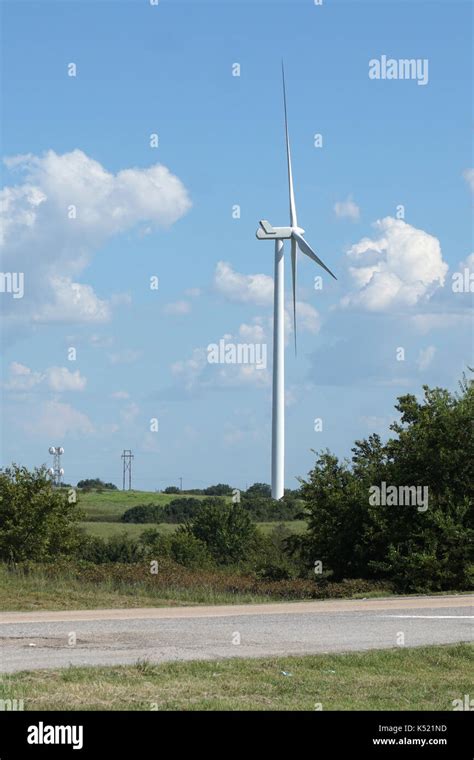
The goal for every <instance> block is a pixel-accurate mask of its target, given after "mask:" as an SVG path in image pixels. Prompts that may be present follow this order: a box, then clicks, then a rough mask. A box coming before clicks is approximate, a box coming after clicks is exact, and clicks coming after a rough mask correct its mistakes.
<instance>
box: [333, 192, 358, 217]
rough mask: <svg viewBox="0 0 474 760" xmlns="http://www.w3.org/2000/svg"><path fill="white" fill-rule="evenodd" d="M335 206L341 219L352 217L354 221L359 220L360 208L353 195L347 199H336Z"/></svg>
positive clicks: (335, 210)
mask: <svg viewBox="0 0 474 760" xmlns="http://www.w3.org/2000/svg"><path fill="white" fill-rule="evenodd" d="M333 208H334V212H335V214H336V216H337V217H338V218H339V219H352V221H353V222H357V220H358V219H359V217H360V208H359V206H358V205H357V203H355V202H354V201H353V200H352V198H351V196H349V197H348V198H346V200H345V201H336V203H335V204H334V207H333Z"/></svg>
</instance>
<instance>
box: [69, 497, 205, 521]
mask: <svg viewBox="0 0 474 760" xmlns="http://www.w3.org/2000/svg"><path fill="white" fill-rule="evenodd" d="M183 495H184V496H186V494H183ZM176 498H179V495H177V494H166V493H156V492H155V491H102V492H101V493H98V492H97V491H89V492H84V491H79V492H78V505H79V507H80V508H81V509H82V510H83V512H85V514H86V518H88V520H117V521H118V520H120V518H121V516H122V515H123V513H124V512H125V511H126V510H127V509H130V508H131V507H137V506H139V505H142V504H154V505H161V506H164V505H165V504H169V502H170V501H173V499H176ZM192 498H193V499H203V498H204V497H203V496H193V497H192Z"/></svg>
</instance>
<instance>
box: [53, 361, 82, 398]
mask: <svg viewBox="0 0 474 760" xmlns="http://www.w3.org/2000/svg"><path fill="white" fill-rule="evenodd" d="M46 379H47V383H48V386H49V388H50V389H51V390H52V391H56V392H57V393H60V392H62V391H83V390H84V388H85V387H86V384H87V380H86V378H85V377H82V375H81V373H80V372H79V370H76V371H75V372H70V371H69V370H68V369H67V368H66V367H50V368H49V369H47V370H46Z"/></svg>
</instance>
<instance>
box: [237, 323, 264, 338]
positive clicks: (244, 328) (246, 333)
mask: <svg viewBox="0 0 474 760" xmlns="http://www.w3.org/2000/svg"><path fill="white" fill-rule="evenodd" d="M239 337H240V338H242V339H243V340H248V341H253V342H254V343H257V342H261V341H263V340H265V329H264V327H263V326H262V325H261V324H260V321H259V320H258V317H257V318H256V319H255V320H254V323H253V324H251V325H247V324H245V322H244V323H242V324H241V325H240V327H239Z"/></svg>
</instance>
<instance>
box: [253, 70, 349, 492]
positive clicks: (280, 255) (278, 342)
mask: <svg viewBox="0 0 474 760" xmlns="http://www.w3.org/2000/svg"><path fill="white" fill-rule="evenodd" d="M281 73H282V81H283V107H284V111H285V140H286V159H287V165H288V189H289V197H290V226H289V227H273V226H272V225H271V224H270V222H268V221H267V220H266V219H263V220H261V221H260V222H259V225H260V226H259V228H258V230H257V238H258V239H259V240H274V241H275V276H274V282H273V399H272V498H273V499H281V498H282V496H283V494H284V491H285V334H284V331H285V324H284V320H285V267H284V242H283V241H284V240H291V273H292V289H293V328H294V336H295V353H296V254H297V249H298V248H299V249H300V251H301V253H304V254H305V256H308V257H309V258H310V259H312V260H313V261H314V262H315V263H316V264H319V266H320V267H322V268H323V269H324V270H325V271H326V272H328V274H330V275H331V277H334V279H335V280H336V279H337V278H336V276H335V275H334V274H333V273H332V272H331V270H330V269H328V267H327V266H326V264H324V262H323V261H321V259H320V258H319V256H317V255H316V253H315V252H314V251H313V249H312V248H311V246H310V245H309V244H308V243H307V242H306V240H305V239H304V237H303V235H304V230H303V229H302V228H301V227H298V219H297V216H296V204H295V193H294V189H293V171H292V168H291V151H290V138H289V135H288V115H287V109H286V87H285V69H284V67H283V62H282V64H281Z"/></svg>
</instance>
